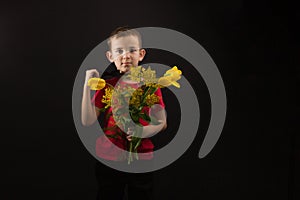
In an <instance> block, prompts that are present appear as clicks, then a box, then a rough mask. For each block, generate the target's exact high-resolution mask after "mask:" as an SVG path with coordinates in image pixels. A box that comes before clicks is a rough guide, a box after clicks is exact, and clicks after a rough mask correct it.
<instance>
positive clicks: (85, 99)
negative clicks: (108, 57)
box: [81, 69, 100, 126]
mask: <svg viewBox="0 0 300 200" xmlns="http://www.w3.org/2000/svg"><path fill="white" fill-rule="evenodd" d="M92 77H99V73H98V71H97V70H95V69H91V70H87V71H86V77H85V83H84V87H83V95H82V102H81V122H82V124H83V125H84V126H90V125H92V124H93V123H94V122H95V121H96V120H97V118H98V116H99V114H100V112H99V111H98V109H96V107H95V105H93V104H92V102H91V96H90V95H91V89H90V87H89V86H88V85H87V83H88V80H89V79H90V78H92Z"/></svg>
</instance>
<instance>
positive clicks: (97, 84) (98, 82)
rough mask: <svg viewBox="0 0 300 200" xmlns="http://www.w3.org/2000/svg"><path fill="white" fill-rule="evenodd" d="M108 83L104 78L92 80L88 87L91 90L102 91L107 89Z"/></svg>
mask: <svg viewBox="0 0 300 200" xmlns="http://www.w3.org/2000/svg"><path fill="white" fill-rule="evenodd" d="M105 85H106V82H105V80H104V79H102V78H90V79H89V80H88V86H89V87H90V88H91V90H101V89H103V88H104V87H105Z"/></svg>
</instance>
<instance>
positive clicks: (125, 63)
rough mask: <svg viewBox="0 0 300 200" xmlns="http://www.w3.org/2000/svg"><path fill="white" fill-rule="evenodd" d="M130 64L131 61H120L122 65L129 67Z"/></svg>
mask: <svg viewBox="0 0 300 200" xmlns="http://www.w3.org/2000/svg"><path fill="white" fill-rule="evenodd" d="M131 65H132V63H131V62H124V63H122V66H124V67H129V66H131Z"/></svg>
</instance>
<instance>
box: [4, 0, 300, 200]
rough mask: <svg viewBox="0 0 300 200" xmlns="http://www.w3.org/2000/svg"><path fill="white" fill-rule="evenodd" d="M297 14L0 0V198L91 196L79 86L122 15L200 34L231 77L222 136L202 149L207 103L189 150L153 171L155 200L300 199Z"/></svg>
mask: <svg viewBox="0 0 300 200" xmlns="http://www.w3.org/2000/svg"><path fill="white" fill-rule="evenodd" d="M299 17H300V16H299V12H298V9H297V7H296V5H293V4H288V3H282V2H281V3H280V4H279V3H278V4H277V3H275V2H274V1H242V0H230V1H216V0H211V1H199V2H197V4H196V3H191V2H187V1H180V2H177V1H145V2H142V1H120V2H117V1H111V2H109V1H67V0H65V1H54V0H52V1H49V0H48V1H36V2H33V1H14V0H12V1H1V3H0V47H1V48H0V58H1V59H0V65H1V67H0V70H1V71H0V73H1V87H2V89H1V93H2V94H1V102H2V104H1V113H2V114H1V116H2V117H1V127H2V130H1V135H2V137H1V155H2V156H1V172H2V173H1V174H2V175H1V184H2V186H1V199H23V198H26V199H27V198H28V199H58V200H60V199H95V196H96V179H95V176H94V163H95V162H96V160H95V158H94V157H93V156H92V155H91V154H90V153H89V152H88V151H87V150H86V149H85V147H84V146H83V144H82V142H81V141H80V139H79V137H78V134H77V132H76V129H75V125H74V122H73V116H72V107H71V105H72V89H73V83H74V80H75V77H76V74H77V71H78V69H79V67H80V65H81V63H82V61H83V60H84V58H85V57H86V56H87V55H88V54H89V52H90V51H91V50H92V49H93V48H94V47H95V46H97V45H98V44H99V43H100V42H102V41H103V40H105V39H106V38H107V36H108V35H109V33H110V32H111V31H112V30H113V29H114V28H116V27H117V26H122V25H129V26H131V27H147V26H155V27H165V28H170V29H173V30H177V31H180V32H182V33H184V34H186V35H188V36H190V37H192V38H193V39H194V40H196V41H197V42H198V43H199V44H201V45H202V46H203V47H204V48H205V49H206V51H207V52H208V53H209V54H210V55H211V57H212V59H213V60H214V62H215V63H216V65H217V66H218V68H219V71H220V73H221V74H222V77H223V80H224V84H225V87H226V92H227V98H228V113H227V118H226V123H225V127H224V130H223V132H222V135H221V137H220V139H219V141H218V143H217V145H216V146H215V147H214V149H213V150H212V151H211V152H210V154H209V155H208V156H206V157H205V158H203V159H198V157H197V155H198V150H199V148H200V146H201V142H202V139H203V137H204V134H205V125H207V123H208V119H206V118H207V117H209V114H206V115H204V116H206V118H204V122H203V125H204V128H201V131H199V134H198V135H197V137H196V139H195V142H194V143H193V144H192V146H191V147H190V148H189V149H188V151H187V152H185V154H184V155H183V156H182V157H181V158H180V159H179V160H177V161H176V162H174V163H173V164H171V165H170V166H168V167H166V168H164V169H162V170H159V171H157V173H156V187H155V188H156V196H157V199H184V198H185V199H220V198H224V199H227V198H228V199H251V200H252V199H299V198H300V193H299V189H300V185H299V184H300V181H299V180H300V179H299V178H300V173H299V169H300V159H299V157H300V147H299V136H298V135H297V134H298V133H297V132H296V124H297V120H299V105H298V100H299V98H298V99H297V96H296V94H297V93H298V92H299V91H298V90H299V89H298V84H299V76H300V72H299V59H298V58H299V53H300V49H299V40H298V38H297V36H298V35H299V32H297V30H296V27H297V26H298V24H299V19H300V18H299ZM154 58H155V56H154ZM164 59H166V58H164ZM150 60H151V59H150ZM165 62H167V61H165ZM178 62H179V61H178ZM180 62H181V61H180ZM170 64H173V63H170ZM182 64H183V65H184V61H182ZM188 69H189V68H186V69H183V73H187V74H188V73H189V70H188ZM190 79H191V80H193V83H195V85H193V86H194V88H196V89H197V76H195V77H194V78H193V77H192V76H191V77H190ZM199 81H200V79H199ZM200 82H201V81H200ZM197 94H198V97H199V99H201V96H202V95H203V96H205V95H206V97H207V91H205V90H203V91H202V90H201V89H199V90H198V91H197ZM165 95H168V91H166V93H165ZM169 95H170V96H171V95H172V94H169ZM170 96H169V97H170ZM166 98H168V97H166ZM199 103H200V105H201V106H202V107H201V110H204V111H205V112H209V109H208V108H207V104H208V103H207V101H204V100H203V102H201V101H199ZM205 112H204V113H205ZM170 119H172V118H170ZM170 119H169V122H168V123H169V127H170V128H172V123H171V122H170ZM2 197H3V198H2Z"/></svg>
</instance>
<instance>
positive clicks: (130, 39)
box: [106, 35, 146, 72]
mask: <svg viewBox="0 0 300 200" xmlns="http://www.w3.org/2000/svg"><path fill="white" fill-rule="evenodd" d="M145 54H146V51H145V50H144V49H140V44H139V40H138V38H137V37H136V36H133V35H129V36H124V37H119V38H116V37H113V38H111V50H110V51H108V52H107V53H106V56H107V58H108V60H109V61H110V62H114V63H115V65H116V67H117V70H119V71H120V72H128V71H129V70H130V67H131V66H134V67H136V66H138V64H139V62H140V61H142V60H143V58H144V56H145Z"/></svg>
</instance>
